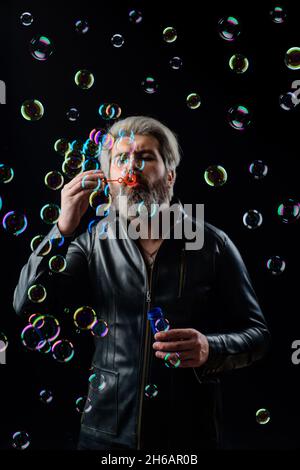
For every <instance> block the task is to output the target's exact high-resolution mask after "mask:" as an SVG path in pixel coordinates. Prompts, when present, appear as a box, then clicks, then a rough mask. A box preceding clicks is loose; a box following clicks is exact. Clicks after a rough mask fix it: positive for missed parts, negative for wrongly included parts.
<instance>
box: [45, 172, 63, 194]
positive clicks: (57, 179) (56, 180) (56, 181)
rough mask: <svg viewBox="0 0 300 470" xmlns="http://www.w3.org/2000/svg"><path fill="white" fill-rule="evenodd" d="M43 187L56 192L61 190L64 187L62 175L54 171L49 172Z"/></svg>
mask: <svg viewBox="0 0 300 470" xmlns="http://www.w3.org/2000/svg"><path fill="white" fill-rule="evenodd" d="M44 181H45V185H46V186H47V187H48V188H49V189H53V191H57V190H58V189H60V188H62V187H63V185H64V177H63V175H62V174H61V173H60V172H59V171H56V170H53V171H49V172H48V173H47V174H46V176H45V179H44Z"/></svg>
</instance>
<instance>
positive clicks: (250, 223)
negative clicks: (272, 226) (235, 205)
mask: <svg viewBox="0 0 300 470" xmlns="http://www.w3.org/2000/svg"><path fill="white" fill-rule="evenodd" d="M262 221H263V218H262V215H261V213H260V212H258V211H257V210H255V209H250V210H249V211H247V212H245V214H244V216H243V224H244V225H245V227H247V228H249V229H255V228H258V227H260V226H261V224H262Z"/></svg>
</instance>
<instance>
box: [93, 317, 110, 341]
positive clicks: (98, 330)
mask: <svg viewBox="0 0 300 470" xmlns="http://www.w3.org/2000/svg"><path fill="white" fill-rule="evenodd" d="M91 333H92V334H93V335H94V336H98V337H100V338H104V336H106V335H107V333H108V324H107V323H106V321H105V320H101V319H100V320H96V322H95V323H94V324H93V325H92V328H91Z"/></svg>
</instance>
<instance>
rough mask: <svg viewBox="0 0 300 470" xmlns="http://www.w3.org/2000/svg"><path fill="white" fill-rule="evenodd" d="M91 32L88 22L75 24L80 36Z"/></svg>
mask: <svg viewBox="0 0 300 470" xmlns="http://www.w3.org/2000/svg"><path fill="white" fill-rule="evenodd" d="M88 30H89V23H88V21H87V20H78V21H76V23H75V31H76V33H78V34H86V33H87V32H88Z"/></svg>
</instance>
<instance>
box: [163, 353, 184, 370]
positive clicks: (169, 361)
mask: <svg viewBox="0 0 300 470" xmlns="http://www.w3.org/2000/svg"><path fill="white" fill-rule="evenodd" d="M164 364H165V366H166V367H169V368H170V369H177V367H179V366H180V364H181V361H180V354H179V353H177V352H176V353H167V354H166V355H165V357H164Z"/></svg>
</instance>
